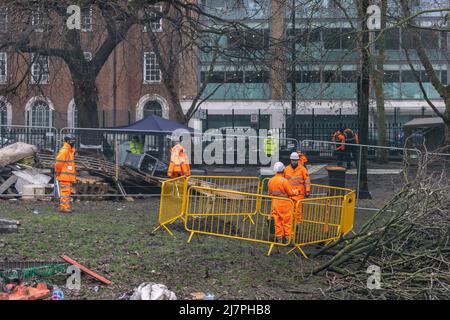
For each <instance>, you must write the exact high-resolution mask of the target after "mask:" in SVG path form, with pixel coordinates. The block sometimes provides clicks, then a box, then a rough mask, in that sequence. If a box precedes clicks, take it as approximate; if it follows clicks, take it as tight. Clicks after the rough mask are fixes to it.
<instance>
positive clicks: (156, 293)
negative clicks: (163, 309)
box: [130, 282, 177, 300]
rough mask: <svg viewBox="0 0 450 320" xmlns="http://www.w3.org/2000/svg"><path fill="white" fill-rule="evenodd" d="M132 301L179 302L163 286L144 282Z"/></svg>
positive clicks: (173, 294) (137, 289)
mask: <svg viewBox="0 0 450 320" xmlns="http://www.w3.org/2000/svg"><path fill="white" fill-rule="evenodd" d="M130 300H177V296H176V295H175V293H173V292H172V291H170V290H168V289H167V287H166V286H165V285H163V284H158V283H154V282H144V283H142V284H141V285H139V287H137V288H136V289H134V293H133V295H132V296H131V298H130Z"/></svg>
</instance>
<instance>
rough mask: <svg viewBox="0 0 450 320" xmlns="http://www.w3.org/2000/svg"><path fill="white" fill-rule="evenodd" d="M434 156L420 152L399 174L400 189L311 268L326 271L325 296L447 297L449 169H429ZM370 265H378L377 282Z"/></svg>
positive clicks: (449, 283)
mask: <svg viewBox="0 0 450 320" xmlns="http://www.w3.org/2000/svg"><path fill="white" fill-rule="evenodd" d="M436 160H437V159H436V158H434V157H431V156H428V155H427V156H424V159H423V162H422V163H421V164H420V165H419V167H418V169H417V173H416V174H415V177H414V178H411V177H408V176H407V174H405V179H406V183H405V185H404V187H403V188H402V190H401V191H400V192H398V194H396V195H395V197H394V198H393V199H392V200H391V201H390V202H389V203H387V204H386V205H385V207H384V208H382V209H381V210H380V211H379V212H378V213H377V214H376V215H375V216H373V218H372V219H371V220H370V221H368V222H367V223H366V224H365V225H364V226H363V227H362V228H361V230H360V231H359V232H358V234H356V235H353V236H351V237H349V239H347V241H345V242H346V245H345V247H344V248H342V249H341V250H340V251H338V252H337V253H336V254H335V255H334V256H333V257H332V258H331V259H330V260H329V261H327V262H326V263H325V264H323V265H321V266H319V267H318V268H316V269H315V270H314V271H313V273H316V274H317V273H319V272H322V271H324V270H329V271H332V273H329V272H327V280H328V281H329V284H330V287H329V290H328V291H327V292H326V294H327V295H329V297H330V298H340V299H367V298H370V299H449V298H450V244H449V236H450V185H449V183H448V178H449V174H450V171H449V170H448V167H447V168H444V169H440V170H439V172H436V170H431V166H430V163H432V162H433V163H436V162H435V161H436ZM442 160H443V159H441V163H442ZM446 160H447V161H449V160H450V157H449V159H446ZM405 171H407V170H405ZM342 242H344V241H342ZM371 265H375V266H377V267H379V268H380V275H381V277H380V278H379V280H380V282H379V284H380V285H379V286H372V285H373V284H375V283H373V282H370V281H372V280H373V279H374V278H373V277H371V275H373V274H371V273H368V267H369V266H371ZM330 275H331V276H330ZM368 281H369V282H370V283H369V282H368ZM368 283H369V285H368ZM370 284H372V285H370Z"/></svg>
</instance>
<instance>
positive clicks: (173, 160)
mask: <svg viewBox="0 0 450 320" xmlns="http://www.w3.org/2000/svg"><path fill="white" fill-rule="evenodd" d="M172 143H173V147H172V148H171V149H170V163H169V169H168V171H167V176H168V177H170V178H176V177H180V176H190V175H191V167H190V166H189V158H188V155H187V154H186V149H185V148H184V147H183V146H182V145H181V144H180V143H179V140H178V139H173V140H172Z"/></svg>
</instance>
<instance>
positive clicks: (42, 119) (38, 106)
mask: <svg viewBox="0 0 450 320" xmlns="http://www.w3.org/2000/svg"><path fill="white" fill-rule="evenodd" d="M27 119H28V121H27V125H29V126H33V127H51V126H52V125H53V110H52V108H50V105H49V104H48V102H47V101H45V100H44V99H36V100H35V101H34V102H33V103H32V104H31V106H30V107H29V109H28V110H27Z"/></svg>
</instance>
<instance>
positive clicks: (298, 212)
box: [292, 194, 305, 223]
mask: <svg viewBox="0 0 450 320" xmlns="http://www.w3.org/2000/svg"><path fill="white" fill-rule="evenodd" d="M302 199H305V195H304V194H299V195H298V196H295V197H292V200H294V203H295V205H296V206H297V201H299V200H302ZM294 210H295V211H294V217H295V223H300V222H302V205H301V204H299V205H298V207H297V208H294Z"/></svg>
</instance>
